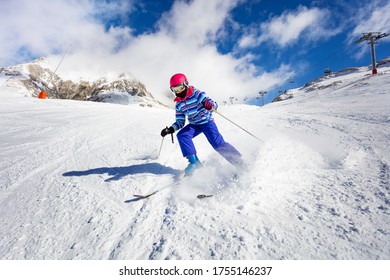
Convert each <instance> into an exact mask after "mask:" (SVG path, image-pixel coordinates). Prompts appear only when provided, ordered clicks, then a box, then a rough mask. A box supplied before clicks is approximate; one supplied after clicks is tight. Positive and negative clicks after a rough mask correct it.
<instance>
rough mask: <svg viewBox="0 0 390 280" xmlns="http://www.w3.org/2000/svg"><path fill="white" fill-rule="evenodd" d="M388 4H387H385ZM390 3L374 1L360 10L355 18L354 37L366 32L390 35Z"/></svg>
mask: <svg viewBox="0 0 390 280" xmlns="http://www.w3.org/2000/svg"><path fill="white" fill-rule="evenodd" d="M385 2H387V3H385ZM389 11H390V2H388V1H374V2H372V3H371V5H367V6H365V7H364V8H362V9H360V10H359V11H358V13H357V16H356V18H354V21H355V24H356V27H355V28H354V30H353V32H352V34H353V36H358V35H361V34H362V33H366V32H386V33H390V12H389Z"/></svg>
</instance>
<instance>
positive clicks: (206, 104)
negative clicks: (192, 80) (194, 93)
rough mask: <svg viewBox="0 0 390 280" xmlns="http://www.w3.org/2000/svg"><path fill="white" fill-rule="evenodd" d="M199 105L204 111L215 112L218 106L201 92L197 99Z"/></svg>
mask: <svg viewBox="0 0 390 280" xmlns="http://www.w3.org/2000/svg"><path fill="white" fill-rule="evenodd" d="M198 100H199V101H200V103H201V104H202V106H203V107H204V108H205V109H206V110H209V111H210V110H213V109H214V110H217V108H218V104H217V102H215V101H214V100H212V99H211V98H209V97H207V96H206V94H205V93H204V92H201V93H200V95H199V99H198Z"/></svg>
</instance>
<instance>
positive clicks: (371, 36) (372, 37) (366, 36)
mask: <svg viewBox="0 0 390 280" xmlns="http://www.w3.org/2000/svg"><path fill="white" fill-rule="evenodd" d="M389 35H390V34H387V33H380V32H368V33H363V36H362V37H361V38H360V39H359V40H357V41H356V44H358V43H361V42H363V41H368V44H370V45H371V59H372V74H373V75H376V74H377V70H376V58H375V44H376V43H377V41H378V40H379V39H382V38H384V37H387V36H389Z"/></svg>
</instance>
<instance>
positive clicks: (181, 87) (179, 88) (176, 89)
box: [171, 83, 187, 95]
mask: <svg viewBox="0 0 390 280" xmlns="http://www.w3.org/2000/svg"><path fill="white" fill-rule="evenodd" d="M186 88H187V86H186V84H185V83H182V84H180V85H177V86H174V87H171V91H172V92H173V93H174V94H176V95H177V94H179V93H182V92H183V91H184V90H185V89H186Z"/></svg>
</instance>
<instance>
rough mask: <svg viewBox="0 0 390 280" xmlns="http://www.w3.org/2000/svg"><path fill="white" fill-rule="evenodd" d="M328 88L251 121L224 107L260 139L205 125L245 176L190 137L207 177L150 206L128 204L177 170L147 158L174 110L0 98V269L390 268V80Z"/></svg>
mask: <svg viewBox="0 0 390 280" xmlns="http://www.w3.org/2000/svg"><path fill="white" fill-rule="evenodd" d="M329 79H332V78H329ZM334 79H338V81H340V82H337V83H333V85H332V86H330V87H329V86H328V87H326V86H325V87H318V88H319V89H318V90H316V91H312V92H307V93H305V92H304V91H303V90H296V92H295V93H294V96H295V97H294V98H293V99H289V100H287V101H283V102H278V103H274V104H270V105H267V106H265V107H261V108H260V107H256V106H247V105H233V106H221V107H220V108H219V112H220V113H221V114H223V115H224V116H226V117H228V118H229V119H231V120H233V121H234V122H236V123H237V124H240V125H241V126H242V127H244V128H245V129H247V130H248V131H250V132H251V133H253V134H255V135H257V136H258V137H259V138H261V139H262V142H259V141H257V140H256V139H254V138H253V137H251V136H250V135H248V134H246V133H245V132H243V131H242V130H240V129H239V128H237V127H236V126H234V125H232V124H231V123H230V122H228V121H226V120H225V119H223V118H222V117H221V116H219V115H217V114H216V115H215V119H216V121H217V124H218V126H219V129H220V131H221V133H222V134H223V135H224V137H225V140H227V141H228V142H230V143H231V144H232V145H234V146H235V147H236V148H237V149H238V150H240V151H241V152H242V154H243V156H244V159H245V161H246V162H247V165H248V166H247V167H246V168H245V169H244V170H236V169H235V167H233V166H230V165H229V163H228V162H226V161H225V160H224V159H223V158H221V157H220V156H219V155H218V154H217V153H216V152H215V151H214V150H212V148H211V147H210V145H209V144H208V143H207V141H206V139H205V137H204V136H202V135H200V136H198V137H197V138H196V139H195V143H196V145H197V148H198V155H199V158H200V159H201V160H202V161H203V162H204V167H202V169H200V170H199V171H198V172H197V173H196V174H195V175H194V176H192V177H191V178H188V179H186V180H184V181H183V182H182V183H181V184H179V185H177V186H171V187H167V188H165V189H163V190H161V191H160V192H158V193H157V194H156V195H154V196H151V197H149V198H148V199H137V198H135V197H133V194H146V193H149V192H150V191H153V190H156V189H158V188H160V187H164V186H166V185H169V184H171V183H172V182H175V181H176V180H178V179H179V178H180V176H182V171H183V169H184V168H185V166H186V164H187V163H186V160H185V159H183V158H182V156H181V153H180V149H179V146H178V143H177V141H175V143H174V144H172V142H171V139H170V137H166V138H165V140H164V142H163V143H162V149H161V154H160V156H159V157H158V158H157V154H158V151H159V148H160V144H161V139H162V138H161V137H160V131H161V129H162V128H163V127H165V126H166V125H170V124H171V123H172V122H173V121H174V111H173V110H171V109H161V108H142V107H140V106H138V105H135V104H132V105H129V106H124V105H115V104H103V103H93V102H82V101H69V100H39V99H36V98H31V97H24V96H23V95H21V94H19V93H17V92H14V90H12V89H10V88H5V87H1V89H0V98H1V102H0V154H1V157H0V187H1V192H0V217H1V223H0V258H1V259H3V260H5V259H137V260H140V259H190V260H191V259H217V260H219V259H390V183H389V174H390V68H386V67H384V68H382V69H381V71H380V75H377V76H371V75H369V71H362V72H357V73H354V74H351V75H345V76H343V77H334ZM327 82H330V81H328V80H324V81H322V82H321V83H327ZM208 94H209V95H210V96H211V97H212V93H211V92H209V93H208ZM217 101H218V100H217ZM200 193H212V194H215V195H214V197H212V198H207V199H203V200H199V199H197V198H196V196H197V195H198V194H200Z"/></svg>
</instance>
